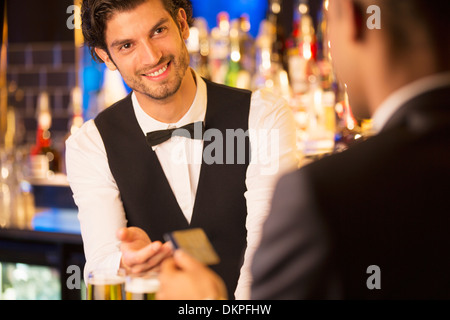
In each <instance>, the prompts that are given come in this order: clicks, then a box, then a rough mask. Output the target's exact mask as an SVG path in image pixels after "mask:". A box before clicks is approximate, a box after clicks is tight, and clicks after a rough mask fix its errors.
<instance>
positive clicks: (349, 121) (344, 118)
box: [335, 85, 363, 152]
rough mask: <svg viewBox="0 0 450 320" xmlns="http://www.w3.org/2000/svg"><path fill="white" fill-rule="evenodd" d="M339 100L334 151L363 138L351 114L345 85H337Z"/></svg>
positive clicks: (341, 149)
mask: <svg viewBox="0 0 450 320" xmlns="http://www.w3.org/2000/svg"><path fill="white" fill-rule="evenodd" d="M338 100H339V102H338V103H337V104H336V108H335V109H336V114H337V129H336V137H335V151H336V152H342V151H344V150H346V149H348V148H349V147H351V146H352V145H354V144H355V143H357V142H358V141H361V139H362V138H363V135H362V131H361V127H360V124H359V123H358V121H357V120H356V119H355V117H354V116H353V112H352V109H351V107H350V101H349V97H348V93H347V85H343V86H340V87H339V93H338Z"/></svg>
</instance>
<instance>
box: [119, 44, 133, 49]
mask: <svg viewBox="0 0 450 320" xmlns="http://www.w3.org/2000/svg"><path fill="white" fill-rule="evenodd" d="M130 48H131V43H126V44H124V45H123V46H122V48H120V49H125V50H127V49H130Z"/></svg>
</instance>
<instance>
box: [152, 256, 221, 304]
mask: <svg viewBox="0 0 450 320" xmlns="http://www.w3.org/2000/svg"><path fill="white" fill-rule="evenodd" d="M159 280H160V290H159V291H158V293H157V296H156V298H157V299H158V300H219V299H221V300H223V299H227V289H226V287H225V284H224V282H223V280H222V279H221V278H220V277H219V276H218V275H217V274H216V273H215V272H214V271H212V270H211V269H209V268H208V267H207V266H206V265H204V264H202V263H201V262H199V261H197V260H195V259H194V258H192V257H191V256H189V255H188V254H186V253H184V252H183V251H181V250H177V251H175V254H174V255H173V257H172V258H168V259H166V260H165V261H164V262H163V263H162V264H161V272H160V276H159Z"/></svg>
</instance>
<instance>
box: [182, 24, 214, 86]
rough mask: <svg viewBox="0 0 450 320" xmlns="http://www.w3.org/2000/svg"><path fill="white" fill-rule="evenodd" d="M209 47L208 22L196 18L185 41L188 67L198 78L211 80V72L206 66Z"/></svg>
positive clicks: (207, 65)
mask: <svg viewBox="0 0 450 320" xmlns="http://www.w3.org/2000/svg"><path fill="white" fill-rule="evenodd" d="M209 46H210V44H209V31H208V22H207V21H206V20H205V19H204V18H196V19H195V21H194V25H193V26H192V27H191V28H190V36H189V39H188V40H187V41H186V47H187V49H188V52H189V57H190V66H191V68H192V69H194V70H195V71H196V72H197V73H198V74H200V76H202V77H203V78H206V79H208V80H211V71H210V70H209V64H208V56H209V52H210V48H209Z"/></svg>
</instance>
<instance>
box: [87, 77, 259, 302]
mask: <svg viewBox="0 0 450 320" xmlns="http://www.w3.org/2000/svg"><path fill="white" fill-rule="evenodd" d="M206 84H207V94H208V103H207V111H206V117H205V127H206V130H210V129H216V130H214V131H215V132H216V133H217V132H218V131H217V130H220V132H221V133H222V137H223V146H224V151H223V155H224V163H226V164H217V163H214V164H212V165H209V164H206V163H205V161H204V159H203V163H202V167H201V171H200V177H199V182H198V188H197V195H196V200H195V204H194V210H193V215H192V220H191V224H189V223H188V222H187V220H186V218H185V216H184V214H183V212H182V211H181V209H180V207H179V205H178V202H177V200H176V198H175V195H174V194H173V192H172V190H171V188H170V185H169V183H168V181H167V178H166V176H165V174H164V171H163V169H162V167H161V165H160V163H159V160H158V158H157V156H156V154H155V152H154V151H153V150H152V148H150V147H149V146H148V144H147V143H146V136H145V135H144V133H143V132H142V130H141V128H140V126H139V124H138V122H137V119H136V116H135V113H134V110H133V106H132V100H131V95H129V96H128V97H126V98H125V99H123V100H121V101H119V102H118V103H116V104H115V105H113V106H111V107H110V108H108V109H106V110H105V111H104V112H102V113H100V114H99V115H98V116H97V118H96V119H95V124H96V126H97V128H98V130H99V132H100V134H101V137H102V139H103V143H104V145H105V149H106V153H107V157H108V162H109V167H110V169H111V172H112V174H113V176H114V179H115V180H116V183H117V186H118V188H119V191H120V195H121V200H122V202H123V206H124V209H125V213H126V218H127V220H128V226H136V227H140V228H142V229H143V230H145V231H146V232H147V234H148V235H149V236H150V238H151V239H152V241H155V240H160V241H163V235H164V233H166V232H170V231H175V230H182V229H188V228H198V227H200V228H203V229H204V230H205V232H206V234H207V235H208V237H209V239H210V240H211V242H212V244H213V246H214V248H215V249H216V251H217V253H218V254H219V256H220V258H221V262H220V264H219V265H217V266H214V267H213V269H214V270H215V271H216V272H217V273H218V274H219V275H220V276H221V277H222V278H223V279H224V281H225V283H226V285H227V289H228V292H229V294H230V296H232V295H233V293H234V290H235V288H236V284H237V279H238V278H239V271H240V267H241V265H242V262H243V252H244V250H245V248H246V236H247V231H246V228H245V222H246V217H247V205H246V201H245V197H244V193H245V192H246V190H247V188H246V185H245V178H246V171H247V167H248V164H249V162H250V143H249V140H248V136H247V138H246V148H245V150H246V151H245V152H246V156H245V163H243V164H239V163H238V161H237V160H238V159H237V158H238V155H239V154H238V153H237V149H238V148H237V147H236V146H235V150H234V151H235V152H234V160H235V161H234V162H233V164H229V161H226V153H225V148H226V146H227V143H226V141H227V130H228V129H233V130H237V129H243V130H244V131H245V132H247V130H248V117H249V109H250V100H251V93H250V92H249V91H244V90H238V89H232V88H228V87H225V86H221V85H218V84H215V83H212V82H209V81H206ZM207 132H208V131H207ZM209 132H211V131H209ZM208 140H213V141H208ZM228 142H229V143H230V141H228ZM211 143H214V145H211ZM208 146H210V148H209V149H207V148H208ZM213 146H217V144H216V142H215V141H214V139H211V138H207V136H206V135H205V142H204V150H209V151H208V152H209V153H211V149H212V148H211V147H213ZM212 155H214V153H213V154H212Z"/></svg>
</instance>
